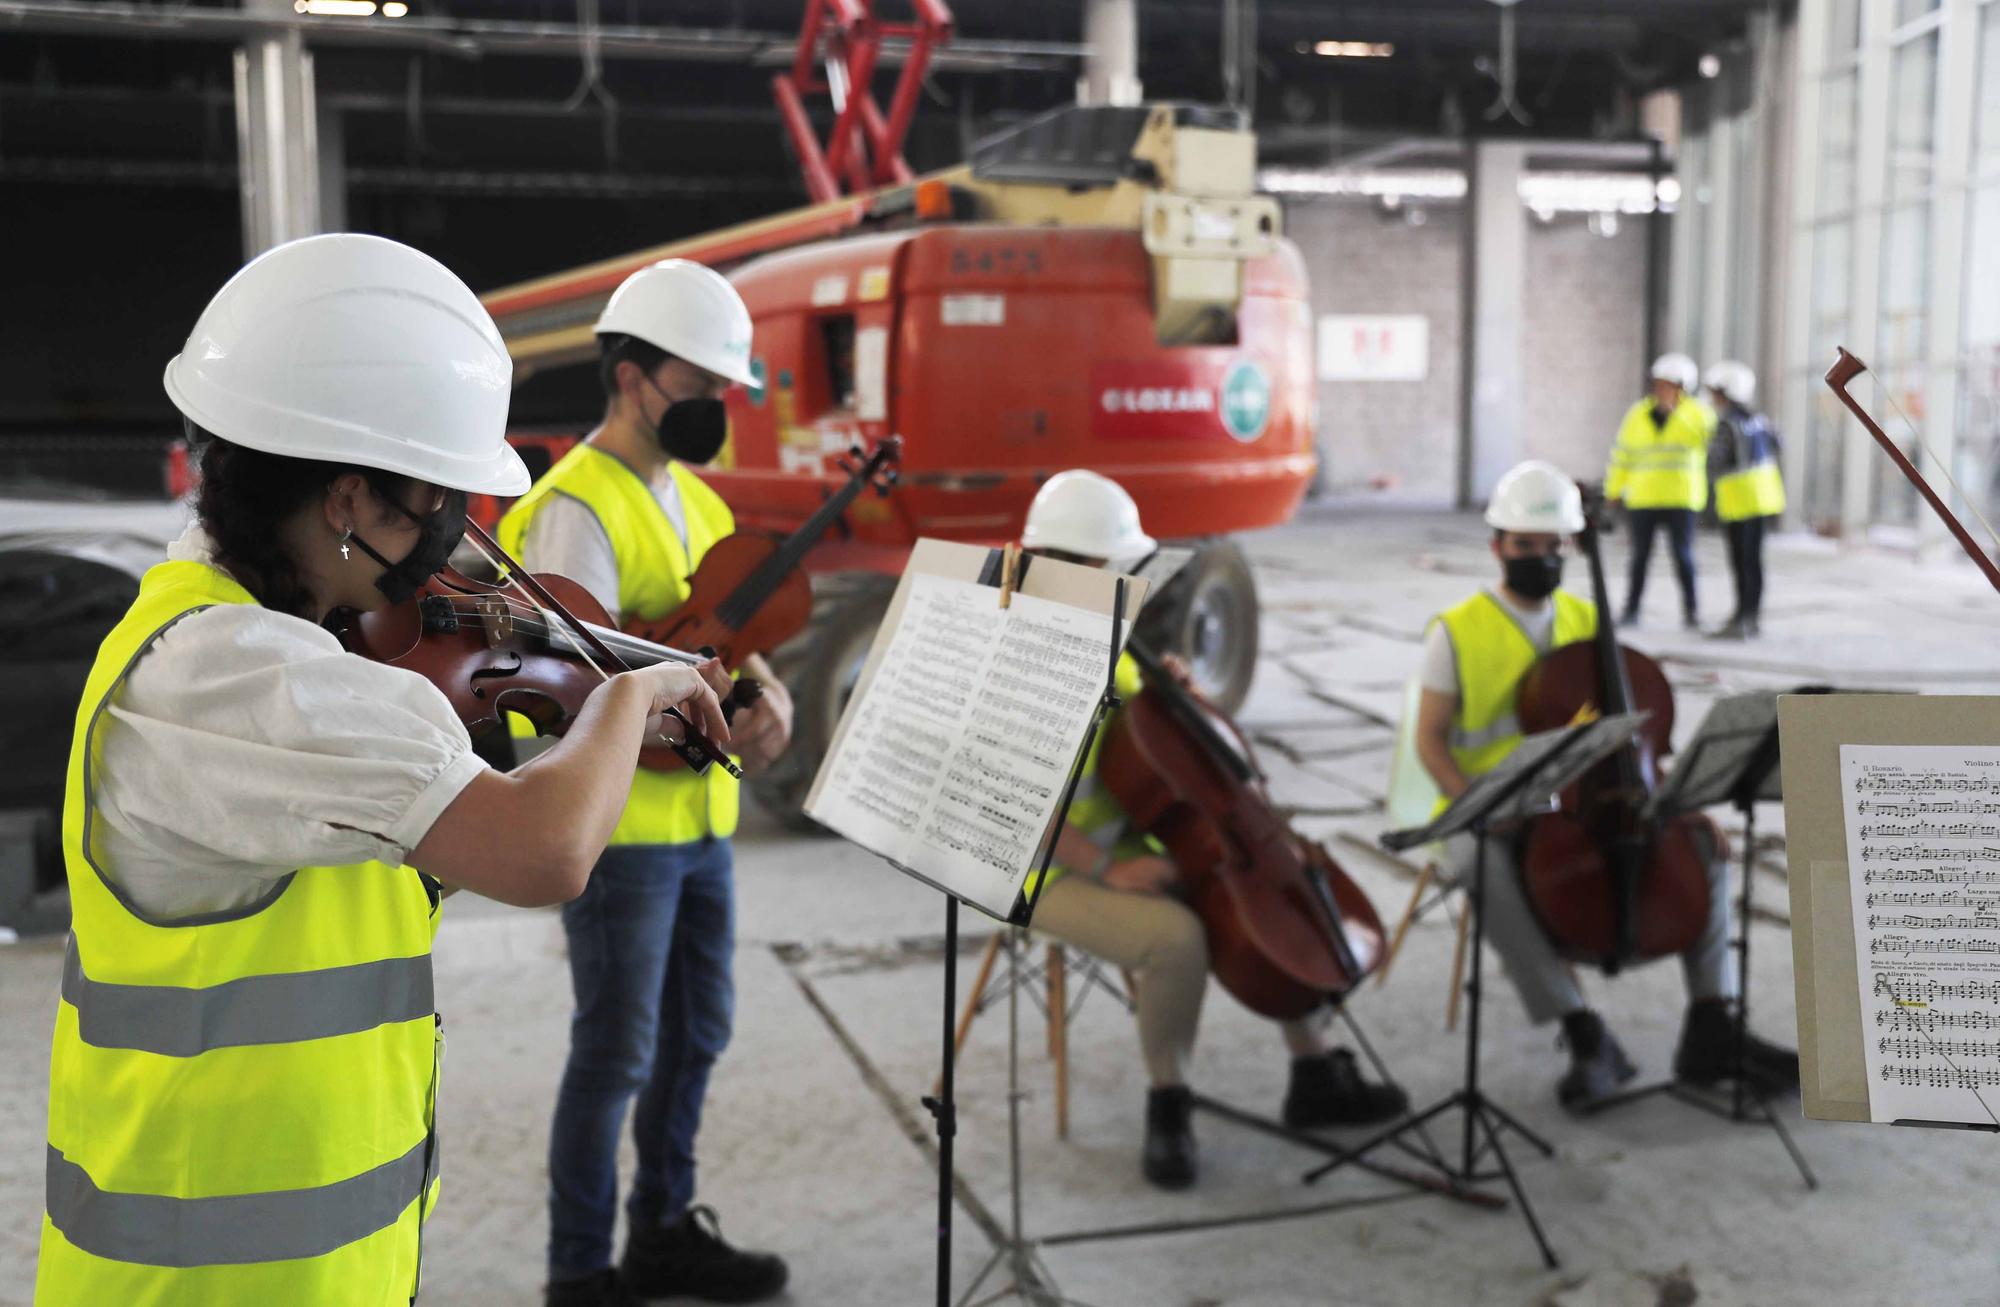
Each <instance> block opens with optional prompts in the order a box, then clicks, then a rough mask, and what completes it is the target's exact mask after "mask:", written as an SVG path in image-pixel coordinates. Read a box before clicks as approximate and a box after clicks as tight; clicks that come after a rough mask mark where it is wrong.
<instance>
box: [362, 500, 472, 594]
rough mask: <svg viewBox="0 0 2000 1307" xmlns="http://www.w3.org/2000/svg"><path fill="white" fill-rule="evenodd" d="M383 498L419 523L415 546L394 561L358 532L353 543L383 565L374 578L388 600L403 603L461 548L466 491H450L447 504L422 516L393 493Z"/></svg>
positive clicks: (441, 568)
mask: <svg viewBox="0 0 2000 1307" xmlns="http://www.w3.org/2000/svg"><path fill="white" fill-rule="evenodd" d="M376 493H377V494H380V495H382V498H384V499H386V500H388V501H389V502H390V503H391V504H394V505H395V506H396V509H397V511H398V512H400V513H402V515H403V516H404V517H407V518H409V519H410V520H411V521H412V522H415V523H416V524H417V528H418V534H417V543H416V547H415V548H413V549H412V550H410V552H409V553H407V554H405V555H404V556H403V560H402V561H401V562H399V563H392V562H390V561H389V560H388V559H386V558H384V557H382V555H380V554H378V553H376V552H375V549H374V547H373V546H372V545H370V544H369V543H368V542H367V541H366V540H363V539H362V538H361V537H360V536H359V535H356V536H354V543H355V544H357V545H360V546H361V552H362V553H364V554H366V555H368V556H369V557H370V558H372V559H374V560H375V561H376V562H378V563H380V564H381V565H382V575H380V576H378V577H376V578H375V588H376V589H378V590H380V591H381V592H382V593H383V594H384V595H387V596H388V598H389V602H390V603H392V604H400V603H402V602H403V601H404V600H405V599H408V598H409V597H410V596H411V595H413V594H415V593H416V592H417V587H418V586H421V585H422V584H423V583H424V582H426V581H428V580H430V579H431V578H432V577H434V576H436V575H437V574H438V573H439V572H440V571H442V570H443V569H444V565H445V563H447V562H448V561H450V559H451V551H452V550H454V549H456V548H458V542H459V541H461V540H463V539H465V492H464V491H463V490H447V491H445V493H444V503H443V504H442V505H440V506H439V507H438V509H437V511H435V512H433V513H430V514H428V515H423V516H420V515H418V514H416V513H412V512H411V511H410V510H409V509H407V508H405V507H403V503H402V501H401V500H399V499H397V498H396V497H395V496H394V495H389V494H383V493H382V492H381V491H379V490H378V491H376Z"/></svg>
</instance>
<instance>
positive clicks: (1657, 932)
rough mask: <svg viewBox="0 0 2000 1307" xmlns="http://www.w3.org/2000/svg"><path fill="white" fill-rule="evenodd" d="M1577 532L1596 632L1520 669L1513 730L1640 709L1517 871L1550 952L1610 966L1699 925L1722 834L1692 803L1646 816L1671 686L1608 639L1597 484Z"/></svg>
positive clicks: (1665, 737) (1682, 937)
mask: <svg viewBox="0 0 2000 1307" xmlns="http://www.w3.org/2000/svg"><path fill="white" fill-rule="evenodd" d="M1584 501H1585V511H1584V529H1583V531H1582V532H1581V533H1579V535H1578V537H1577V540H1578V543H1579V545H1580V547H1581V548H1582V550H1583V552H1584V556H1585V557H1586V558H1587V559H1588V560H1589V562H1590V581H1591V597H1592V598H1593V599H1594V600H1596V603H1597V612H1598V621H1597V631H1596V634H1595V635H1593V636H1592V637H1591V638H1590V639H1588V640H1579V641H1577V642H1575V643H1573V644H1567V645H1564V646H1562V647H1561V648H1559V649H1552V650H1550V651H1549V652H1548V653H1547V654H1546V655H1544V656H1543V657H1542V658H1541V660H1540V661H1538V662H1537V663H1536V664H1535V665H1534V666H1533V667H1532V668H1530V669H1529V670H1528V674H1527V675H1526V676H1524V677H1523V678H1522V679H1521V686H1520V690H1519V691H1518V701H1517V712H1518V714H1519V716H1520V720H1521V730H1522V733H1523V734H1530V735H1532V734H1537V733H1539V732H1542V731H1551V730H1560V729H1563V728H1565V727H1569V726H1573V725H1577V724H1579V723H1581V722H1586V721H1590V720H1592V719H1594V718H1596V717H1599V716H1613V715H1617V714H1622V713H1629V712H1645V713H1648V714H1650V715H1649V717H1648V718H1647V720H1646V723H1645V725H1644V727H1643V728H1642V729H1641V731H1640V733H1639V734H1638V736H1636V737H1635V738H1634V739H1633V740H1632V742H1631V743H1630V744H1628V745H1626V746H1625V747H1624V748H1622V749H1620V750H1619V751H1618V752H1617V753H1616V754H1614V755H1612V756H1611V757H1610V758H1607V759H1605V760H1604V761H1603V762H1600V763H1598V764H1597V765H1596V766H1595V767H1593V768H1592V769H1591V770H1590V771H1588V772H1586V773H1585V774H1584V775H1583V777H1582V778H1581V779H1579V780H1578V781H1577V782H1576V783H1575V784H1574V785H1572V786H1571V787H1570V788H1569V789H1568V790H1567V791H1565V792H1564V794H1563V796H1562V802H1561V808H1560V809H1559V810H1558V811H1556V812H1553V813H1549V814H1547V815H1545V816H1541V817H1536V818H1534V819H1533V821H1532V822H1531V823H1530V825H1529V826H1528V830H1527V844H1526V848H1525V849H1524V851H1523V853H1522V856H1521V864H1520V865H1521V879H1522V885H1523V888H1524V890H1525V892H1526V894H1527V898H1528V904H1529V907H1530V908H1531V909H1532V911H1533V912H1534V915H1535V918H1536V920H1537V921H1538V922H1539V923H1540V924H1541V926H1542V929H1543V931H1544V932H1545V933H1546V934H1547V935H1548V937H1549V939H1550V941H1551V942H1552V943H1553V944H1554V945H1555V947H1556V951H1557V952H1559V953H1560V954H1562V955H1563V956H1564V957H1566V958H1568V959H1570V960H1571V961H1576V962H1586V963H1590V964H1591V965H1594V966H1597V967H1599V968H1601V969H1602V970H1603V971H1604V972H1605V973H1606V974H1607V975H1615V974H1616V973H1617V972H1618V971H1619V970H1620V969H1621V968H1622V967H1624V966H1625V965H1626V964H1627V963H1631V962H1644V961H1649V960H1651V959H1653V958H1659V957H1667V956H1669V955H1671V954H1675V953H1681V952H1684V951H1685V950H1687V949H1688V948H1689V947H1691V946H1692V945H1693V944H1694V942H1695V941H1696V940H1697V939H1699V938H1700V937H1701V932H1702V930H1703V928H1704V927H1705V926H1706V925H1707V923H1708V914H1709V906H1710V905H1709V885H1708V859H1709V851H1710V850H1713V851H1717V852H1720V851H1722V850H1723V849H1724V848H1726V845H1725V844H1724V841H1723V837H1722V832H1721V830H1720V829H1719V828H1717V827H1716V825H1715V823H1713V822H1712V821H1710V820H1709V819H1708V818H1707V817H1704V816H1701V815H1700V814H1697V813H1682V814H1679V815H1677V816H1674V817H1670V818H1668V819H1666V820H1664V821H1661V820H1658V819H1656V818H1653V817H1651V816H1648V815H1647V814H1646V812H1645V808H1646V805H1647V801H1648V800H1649V799H1650V798H1651V796H1652V793H1653V789H1654V787H1655V786H1656V785H1657V784H1658V781H1659V766H1658V760H1659V758H1660V757H1662V756H1663V755H1665V754H1667V753H1669V752H1671V751H1672V749H1673V743H1672V738H1673V729H1674V692H1673V689H1672V687H1671V686H1669V685H1668V684H1667V678H1666V675H1665V673H1663V672H1662V671H1661V670H1660V665H1659V664H1658V663H1656V662H1654V661H1653V660H1652V659H1651V658H1649V657H1647V656H1646V655H1645V654H1643V653H1641V652H1639V651H1638V650H1636V649H1632V648H1628V647H1626V646H1624V645H1621V644H1619V643H1618V637H1617V635H1616V633H1615V632H1614V631H1613V629H1612V626H1611V623H1610V622H1609V621H1608V620H1607V619H1606V617H1605V614H1608V613H1610V612H1611V611H1612V609H1611V596H1610V594H1609V591H1608V589H1607V587H1606V585H1605V581H1604V560H1603V558H1602V557H1601V555H1600V552H1599V549H1598V537H1599V535H1600V534H1601V532H1602V530H1603V525H1602V519H1603V516H1604V513H1605V505H1604V500H1603V497H1602V495H1601V494H1600V493H1597V492H1595V491H1594V490H1593V491H1587V492H1586V493H1585V496H1584Z"/></svg>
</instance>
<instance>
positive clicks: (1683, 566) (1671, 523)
mask: <svg viewBox="0 0 2000 1307" xmlns="http://www.w3.org/2000/svg"><path fill="white" fill-rule="evenodd" d="M1630 518H1631V522H1632V573H1631V580H1630V582H1629V583H1628V584H1627V585H1626V587H1625V611H1626V612H1628V613H1636V612H1638V611H1639V596H1641V595H1643V594H1644V593H1645V592H1646V565H1647V564H1648V563H1650V562H1652V561H1653V533H1654V532H1656V531H1665V532H1666V533H1667V537H1668V539H1669V540H1671V541H1672V542H1673V550H1674V575H1675V577H1677V578H1678V579H1679V581H1680V583H1681V614H1682V615H1683V616H1684V617H1687V618H1689V619H1690V620H1692V619H1693V618H1694V615H1695V613H1696V612H1697V611H1698V610H1697V608H1696V607H1695V602H1694V510H1693V509H1691V508H1635V509H1633V510H1632V511H1631V514H1630Z"/></svg>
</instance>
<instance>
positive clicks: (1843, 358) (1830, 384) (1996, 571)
mask: <svg viewBox="0 0 2000 1307" xmlns="http://www.w3.org/2000/svg"><path fill="white" fill-rule="evenodd" d="M1836 348H1837V349H1838V350H1839V351H1840V357H1838V358H1837V359H1835V360H1834V362H1833V366H1832V367H1830V368H1828V369H1827V370H1826V385H1827V389H1828V390H1831V391H1832V392H1833V393H1834V394H1835V395H1836V396H1837V397H1838V398H1839V399H1840V402H1841V403H1843V404H1845V405H1847V407H1848V410H1849V411H1850V412H1852V413H1853V414H1854V416H1855V417H1857V418H1859V419H1861V425H1862V426H1864V427H1866V428H1868V434H1869V435H1871V436H1873V437H1875V443H1876V444H1878V445H1880V446H1881V447H1882V450H1883V452H1884V453H1886V454H1888V456H1889V458H1890V460H1891V461H1893V462H1894V463H1895V465H1896V468H1897V470H1898V471H1900V472H1901V473H1902V474H1903V475H1904V476H1905V477H1907V478H1908V479H1909V481H1910V484H1911V485H1913V486H1915V487H1916V488H1917V492H1918V493H1919V494H1921V495H1922V496H1923V497H1924V502H1925V503H1927V504H1929V505H1930V506H1931V511H1932V512H1934V513H1936V514H1937V515H1938V518H1939V520H1940V521H1942V522H1943V523H1944V524H1945V526H1946V527H1947V528H1948V529H1949V530H1950V531H1951V534H1952V538H1953V539H1955V540H1957V541H1958V544H1959V548H1961V549H1963V550H1965V552H1966V555H1967V556H1968V557H1969V558H1971V559H1972V561H1973V562H1974V563H1976V564H1978V565H1979V570H1980V572H1981V573H1982V574H1983V575H1984V576H1985V577H1986V580H1987V583H1988V584H1989V585H1991V586H1992V587H1993V588H1994V589H1995V590H1996V591H2000V566H1996V565H1995V564H1994V562H1993V558H1992V556H1991V555H1990V554H1988V553H1987V552H1986V550H1985V549H1984V548H1983V547H1982V546H1981V545H1980V543H1979V542H1978V541H1977V540H1974V539H1973V538H1972V533H1971V532H1969V531H1967V530H1966V529H1965V524H1964V523H1963V522H1960V521H1959V520H1958V515H1957V514H1955V513H1953V512H1952V511H1951V509H1949V508H1948V507H1946V506H1945V502H1944V500H1943V499H1942V498H1941V497H1940V496H1939V495H1938V492H1937V491H1935V490H1933V489H1932V488H1931V483H1930V482H1928V481H1926V480H1924V474H1923V473H1921V472H1919V471H1917V467H1916V464H1914V463H1912V462H1911V461H1910V457H1909V455H1907V454H1905V453H1904V452H1903V450H1902V447H1901V446H1899V445H1897V443H1896V442H1895V441H1894V440H1892V439H1890V438H1889V434H1888V433H1887V432H1886V431H1884V430H1882V428H1881V427H1880V426H1879V425H1877V424H1876V422H1875V419H1874V418H1872V417H1869V416H1868V410H1866V409H1864V408H1863V407H1861V404H1860V401H1858V400H1856V399H1855V398H1854V396H1853V395H1851V394H1849V393H1848V390H1847V386H1848V383H1849V382H1851V381H1853V380H1854V379H1855V378H1856V377H1858V376H1860V375H1861V374H1862V373H1864V372H1867V371H1868V365H1867V364H1866V363H1863V362H1862V361H1861V360H1860V359H1858V358H1856V357H1854V355H1852V354H1850V353H1848V352H1847V347H1846V346H1844V345H1842V346H1836ZM1890 403H1891V404H1892V405H1893V404H1894V403H1895V401H1894V399H1893V398H1892V399H1891V400H1890ZM1897 411H1898V412H1899V413H1900V412H1901V410H1900V409H1898V410H1897ZM1903 424H1904V425H1905V426H1907V427H1909V428H1910V434H1911V436H1912V437H1913V438H1914V439H1915V440H1916V443H1917V447H1918V448H1920V449H1922V450H1923V451H1924V452H1925V453H1928V454H1930V456H1931V461H1932V462H1934V463H1936V464H1937V465H1938V468H1939V470H1940V471H1942V472H1943V473H1944V476H1945V480H1946V482H1948V483H1949V484H1950V486H1951V488H1952V489H1953V490H1955V491H1958V493H1959V495H1960V496H1961V497H1962V498H1965V502H1966V503H1967V505H1968V506H1969V505H1971V504H1972V500H1971V499H1970V498H1969V497H1967V496H1966V495H1965V492H1964V491H1963V490H1960V489H1959V485H1958V482H1957V481H1955V480H1953V479H1952V475H1951V469H1950V468H1949V467H1947V466H1945V462H1944V460H1943V459H1941V458H1939V457H1938V456H1937V454H1936V452H1934V451H1933V450H1932V449H1931V448H1930V446H1929V445H1927V444H1925V443H1924V441H1923V438H1922V437H1921V436H1920V435H1918V433H1917V430H1916V427H1915V426H1914V425H1913V424H1912V423H1911V422H1910V420H1909V418H1907V417H1905V418H1904V419H1903ZM1972 513H1973V516H1974V517H1977V518H1978V519H1979V524H1980V525H1981V526H1983V527H1985V528H1986V533H1987V534H1988V535H1993V528H1992V526H1991V525H1989V524H1988V523H1987V521H1986V519H1985V518H1984V517H1983V516H1980V513H1979V510H1978V509H1977V508H1976V507H1974V508H1973V509H1972ZM1996 542H2000V537H1996Z"/></svg>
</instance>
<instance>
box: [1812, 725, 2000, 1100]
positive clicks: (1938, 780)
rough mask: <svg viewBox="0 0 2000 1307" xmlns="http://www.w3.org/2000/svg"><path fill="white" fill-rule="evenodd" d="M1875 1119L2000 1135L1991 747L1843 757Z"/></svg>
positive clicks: (1996, 845) (1996, 823)
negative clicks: (1972, 1126) (1989, 1128)
mask: <svg viewBox="0 0 2000 1307" xmlns="http://www.w3.org/2000/svg"><path fill="white" fill-rule="evenodd" d="M1840 779H1841V796H1842V806H1843V808H1844V810H1845V817H1846V823H1847V858H1848V884H1849V892H1850V893H1851V895H1852V896H1853V906H1854V947H1855V961H1856V964H1857V968H1858V971H1859V975H1860V982H1861V1011H1862V1026H1863V1029H1862V1043H1863V1046H1864V1052H1865V1053H1866V1056H1867V1063H1868V1099H1869V1110H1870V1114H1871V1116H1872V1117H1873V1119H1874V1120H1877V1121H1895V1120H1919V1121H1965V1122H1973V1123H1976V1124H1980V1125H1992V1124H2000V1092H1996V1091H2000V747H1991V746H1985V745H1971V746H1942V745H1859V744H1843V745H1842V746H1841V747H1840Z"/></svg>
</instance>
